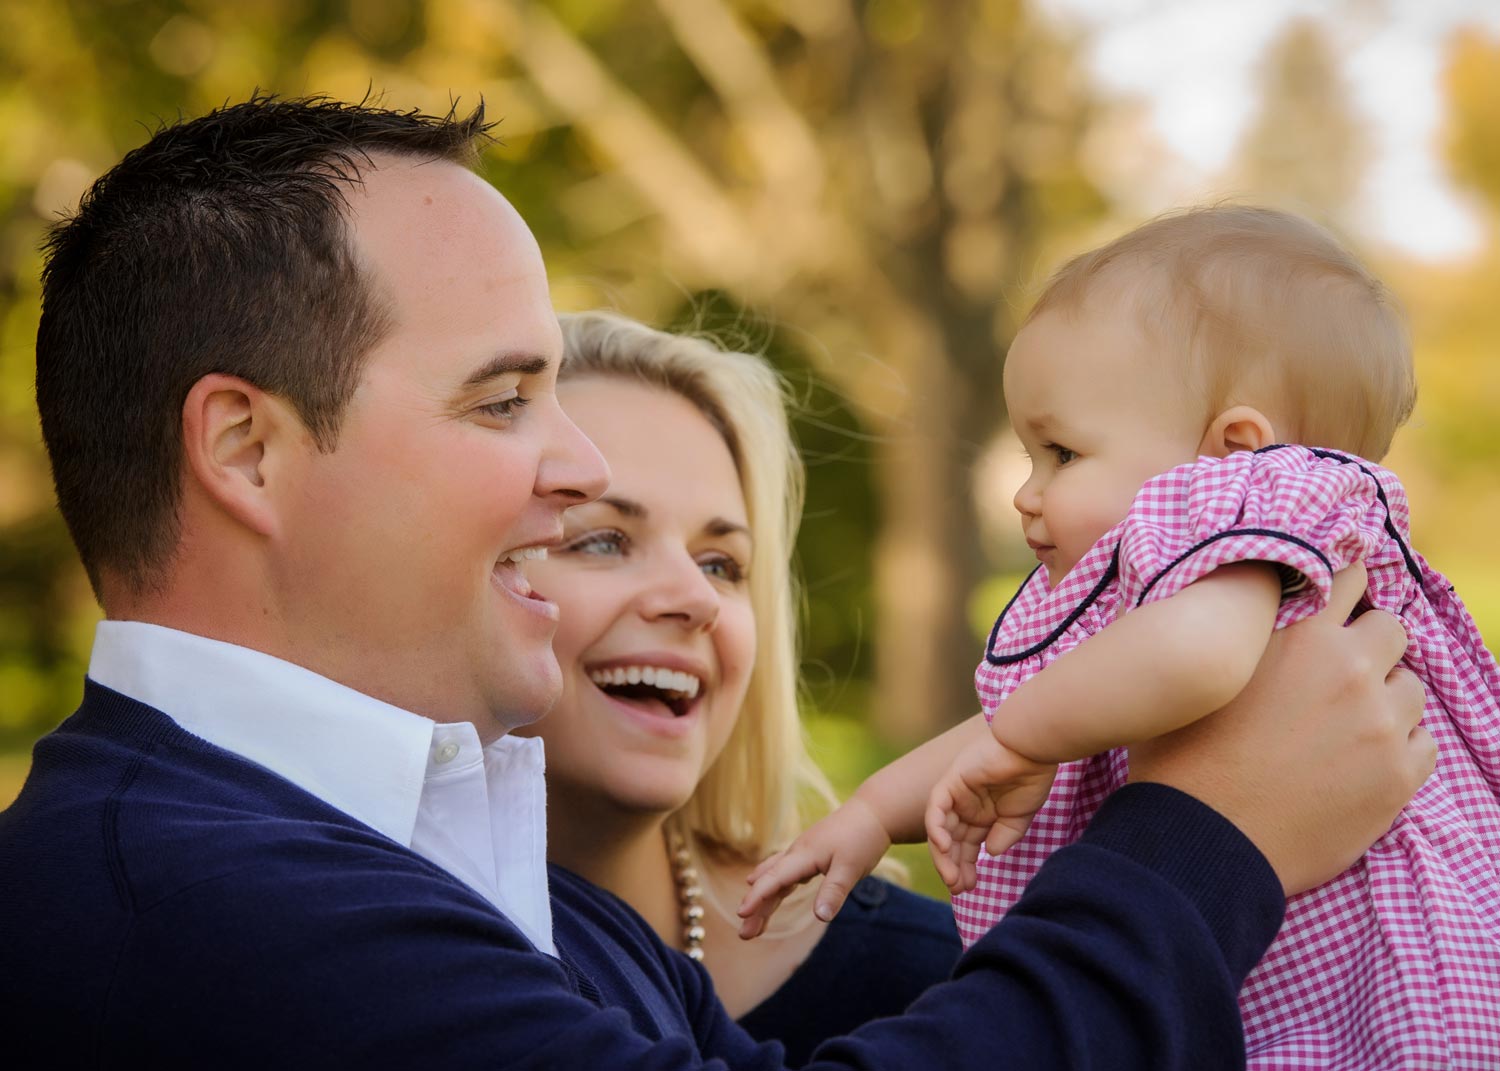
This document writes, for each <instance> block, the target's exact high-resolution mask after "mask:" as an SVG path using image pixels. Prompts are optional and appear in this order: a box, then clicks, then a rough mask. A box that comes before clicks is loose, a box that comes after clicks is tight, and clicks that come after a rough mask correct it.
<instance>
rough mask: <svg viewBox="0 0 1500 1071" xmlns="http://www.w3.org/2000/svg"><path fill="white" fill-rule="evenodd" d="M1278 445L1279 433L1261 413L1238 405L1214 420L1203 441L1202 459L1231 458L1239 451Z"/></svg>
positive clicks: (1200, 444) (1200, 447) (1200, 453)
mask: <svg viewBox="0 0 1500 1071" xmlns="http://www.w3.org/2000/svg"><path fill="white" fill-rule="evenodd" d="M1275 441H1276V429H1274V428H1273V427H1271V422H1270V420H1268V419H1267V418H1266V415H1265V414H1264V413H1262V412H1261V411H1260V410H1259V409H1254V408H1252V407H1250V406H1248V405H1235V406H1231V407H1230V408H1228V409H1226V410H1224V411H1223V412H1222V413H1220V414H1219V415H1218V416H1216V417H1214V419H1213V422H1212V423H1211V424H1209V426H1208V430H1207V431H1206V432H1204V433H1203V441H1202V442H1201V443H1199V444H1198V453H1199V455H1200V456H1207V457H1228V456H1229V455H1230V454H1232V453H1234V452H1235V451H1236V450H1259V449H1261V447H1264V446H1270V445H1271V444H1272V443H1274V442H1275Z"/></svg>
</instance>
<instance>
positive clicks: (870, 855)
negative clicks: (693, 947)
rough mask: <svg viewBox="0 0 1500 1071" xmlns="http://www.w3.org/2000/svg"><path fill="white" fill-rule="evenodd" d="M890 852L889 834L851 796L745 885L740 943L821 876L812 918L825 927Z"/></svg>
mask: <svg viewBox="0 0 1500 1071" xmlns="http://www.w3.org/2000/svg"><path fill="white" fill-rule="evenodd" d="M890 846H891V838H890V834H888V833H887V832H886V830H885V826H884V825H882V824H881V822H880V819H879V817H878V816H877V815H876V813H875V811H874V809H873V808H872V807H870V805H869V804H868V803H866V802H865V801H864V800H863V799H861V798H860V797H859V795H858V793H856V794H855V795H854V796H853V797H851V798H850V800H849V802H847V803H845V804H844V805H843V806H842V807H839V808H838V809H837V810H835V811H834V812H833V813H832V814H830V815H829V816H828V817H827V818H824V819H823V820H822V821H820V822H814V823H813V824H812V825H810V826H808V827H807V829H806V830H804V831H803V833H802V835H801V836H800V837H798V838H797V839H796V840H794V841H792V843H791V844H789V845H788V846H787V847H786V848H785V849H784V850H782V851H779V852H777V853H776V854H775V855H772V856H769V857H768V858H766V859H765V860H763V861H762V862H761V864H760V866H758V867H756V868H755V869H754V870H752V871H751V872H750V876H749V877H748V878H747V879H746V880H747V881H749V883H750V891H749V892H748V893H746V894H745V899H744V900H742V901H741V902H740V907H739V916H740V918H742V919H744V920H745V921H744V922H742V923H741V924H740V937H741V938H743V939H744V940H747V941H748V940H749V939H750V938H752V937H758V936H760V934H761V933H763V932H764V931H765V928H766V922H767V920H769V919H770V917H771V916H772V915H773V914H775V912H776V909H777V908H778V907H780V906H781V901H782V900H784V899H786V896H787V894H788V893H790V892H791V891H792V890H793V889H794V888H796V887H797V886H798V885H801V884H802V883H803V882H804V881H807V880H808V879H809V878H811V877H812V876H813V875H814V874H824V875H826V877H824V879H823V883H822V884H821V885H819V886H818V895H817V900H816V903H815V905H814V907H813V913H814V914H815V915H817V916H818V918H820V919H822V920H823V921H824V922H828V921H830V920H832V918H833V916H835V915H837V914H838V913H839V908H841V907H843V906H844V901H845V900H846V899H847V898H848V896H849V892H850V890H851V889H853V888H854V886H855V885H856V884H858V883H859V881H860V879H862V878H863V877H865V875H867V874H869V873H870V871H872V870H874V869H875V865H876V864H877V863H879V862H880V860H881V857H882V856H884V855H885V853H886V850H887V849H888V848H890Z"/></svg>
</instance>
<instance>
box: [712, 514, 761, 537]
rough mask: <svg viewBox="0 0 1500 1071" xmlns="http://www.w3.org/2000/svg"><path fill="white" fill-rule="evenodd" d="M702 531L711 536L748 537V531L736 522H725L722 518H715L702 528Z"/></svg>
mask: <svg viewBox="0 0 1500 1071" xmlns="http://www.w3.org/2000/svg"><path fill="white" fill-rule="evenodd" d="M703 530H704V531H705V532H707V533H708V534H709V535H711V536H727V535H735V534H739V535H743V536H747V537H748V536H749V535H750V529H749V528H747V527H745V525H743V524H740V523H739V522H737V521H729V520H725V519H724V518H723V517H715V518H714V519H713V520H711V521H709V522H708V523H707V524H705V525H704V526H703Z"/></svg>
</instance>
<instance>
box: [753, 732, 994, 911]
mask: <svg viewBox="0 0 1500 1071" xmlns="http://www.w3.org/2000/svg"><path fill="white" fill-rule="evenodd" d="M986 743H989V744H990V745H991V746H993V737H991V735H990V729H989V726H988V725H987V724H986V723H985V720H984V715H982V714H976V715H974V716H973V717H972V718H969V719H967V720H966V721H963V722H960V723H959V724H958V725H956V726H954V727H953V728H952V729H949V730H948V731H947V732H945V733H943V734H942V735H941V736H937V737H934V738H933V739H931V740H929V741H927V743H925V744H922V745H921V746H920V747H917V748H915V749H913V750H911V751H909V752H907V753H906V754H905V755H903V756H902V757H901V758H899V759H897V760H896V761H895V762H893V763H891V764H890V765H889V766H886V767H884V768H883V769H880V770H877V771H876V772H875V773H873V774H871V775H870V777H869V779H868V780H866V781H865V783H864V784H862V785H860V786H859V788H858V789H856V790H855V792H854V794H853V795H852V796H850V797H849V800H848V802H846V803H845V804H844V805H843V806H841V807H839V808H837V809H835V810H834V811H833V813H832V814H830V815H828V817H826V818H824V819H823V820H822V821H819V822H815V823H814V824H812V825H811V826H809V827H808V828H807V829H806V830H804V831H803V833H802V835H801V836H799V837H798V838H797V839H796V840H794V841H792V843H791V844H789V845H788V846H787V847H786V848H785V849H783V850H782V851H780V852H777V853H776V854H775V855H772V856H770V857H768V858H767V859H765V860H764V861H763V862H762V863H761V864H760V866H758V867H756V868H755V870H753V871H752V872H751V873H750V876H749V879H748V880H749V882H750V886H751V887H750V891H749V892H748V893H746V895H745V899H744V900H743V901H742V902H741V903H740V907H739V914H740V917H741V918H742V919H744V922H743V923H741V925H740V936H741V937H743V938H746V939H748V938H751V937H755V936H758V935H759V934H760V933H761V932H762V931H763V930H764V929H765V925H766V920H768V919H769V918H770V917H771V915H772V914H774V913H775V911H776V909H777V907H779V906H780V905H781V901H782V900H783V899H785V897H786V895H787V894H788V893H789V892H791V890H792V889H794V888H795V887H796V886H798V885H800V884H802V883H803V882H804V881H807V880H808V879H810V878H811V877H812V876H813V875H815V874H819V873H821V874H824V875H825V877H824V879H823V883H822V884H821V885H820V886H819V887H818V894H817V898H816V902H815V905H814V908H813V910H814V913H815V914H816V915H817V916H818V918H820V919H823V920H824V921H825V922H826V921H827V920H829V919H831V918H833V916H834V915H836V914H838V911H839V908H840V907H842V906H843V904H844V900H845V899H846V898H847V897H848V895H849V891H850V890H851V889H853V888H854V886H855V885H856V884H857V883H858V882H859V880H860V879H861V878H863V877H865V876H866V875H867V874H869V873H870V871H872V870H873V869H875V865H876V864H877V863H879V862H880V860H881V858H882V857H883V856H884V855H885V853H886V850H887V849H888V848H889V847H890V846H891V845H892V844H913V843H916V842H918V841H921V840H923V839H925V838H926V836H927V833H926V827H925V823H924V816H925V811H926V808H927V800H928V796H929V794H930V793H931V791H932V786H933V784H935V783H936V782H937V780H938V778H939V777H940V776H941V775H942V774H943V772H944V771H945V770H947V769H948V768H949V767H950V766H951V765H952V764H953V763H954V761H955V760H956V759H957V758H958V756H960V755H961V754H963V753H964V752H966V751H969V750H971V749H973V748H976V747H979V746H981V745H984V744H986Z"/></svg>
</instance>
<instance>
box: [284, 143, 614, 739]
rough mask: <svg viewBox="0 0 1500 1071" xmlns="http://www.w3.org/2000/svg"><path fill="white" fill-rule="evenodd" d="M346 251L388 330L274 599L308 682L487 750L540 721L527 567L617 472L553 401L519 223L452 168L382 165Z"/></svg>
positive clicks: (541, 304) (535, 262)
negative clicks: (457, 731)
mask: <svg viewBox="0 0 1500 1071" xmlns="http://www.w3.org/2000/svg"><path fill="white" fill-rule="evenodd" d="M350 205H351V209H352V212H351V222H350V231H351V241H352V244H353V247H354V249H355V252H356V255H357V256H358V257H359V258H360V261H361V266H362V269H363V270H364V271H365V273H366V276H367V278H368V280H369V282H370V284H371V286H372V288H373V290H374V293H375V295H376V302H377V305H378V306H380V307H382V308H383V309H384V311H385V312H386V313H387V315H388V316H389V317H390V319H391V322H392V327H391V330H390V331H389V332H388V334H387V335H386V337H385V338H384V339H383V340H382V341H381V342H380V343H379V344H378V345H377V346H376V347H375V348H374V349H373V350H372V351H371V352H370V354H369V355H368V357H367V359H366V363H365V367H364V373H363V378H362V380H361V382H360V385H359V388H358V390H357V391H356V393H355V395H354V398H353V400H352V402H351V403H350V405H349V408H348V411H347V413H346V414H345V417H344V421H343V424H342V426H341V428H340V432H339V440H338V446H337V448H336V449H335V450H334V451H333V452H332V453H327V454H323V453H319V452H318V451H317V450H316V449H315V448H314V447H313V445H312V444H311V441H310V440H309V441H308V442H307V443H306V444H304V446H303V447H302V448H301V449H300V450H299V451H295V452H293V454H292V455H291V456H290V458H289V460H288V462H287V463H288V464H289V465H293V466H296V468H297V470H298V471H297V472H295V473H294V474H292V478H290V479H288V480H286V481H285V486H287V487H288V488H289V490H288V491H287V492H285V493H286V495H287V507H286V511H285V512H284V514H283V517H284V522H283V524H282V525H281V527H280V528H279V530H278V531H277V532H276V533H275V537H274V538H275V539H276V540H277V541H278V542H279V544H280V545H279V546H278V547H276V548H275V549H276V551H277V553H275V554H273V555H272V558H271V560H272V562H273V567H272V568H273V571H274V572H275V573H276V575H274V576H272V577H271V578H269V581H270V584H271V586H272V588H273V589H274V590H276V591H277V592H278V593H279V595H280V598H279V599H278V604H279V605H280V607H281V608H282V611H283V613H284V614H285V616H286V618H287V620H286V621H285V622H284V623H283V625H284V629H283V632H284V636H285V642H286V643H287V645H288V647H289V649H290V651H291V652H292V657H293V658H294V659H295V660H296V661H298V662H300V663H301V664H303V665H306V666H308V667H309V668H311V669H313V670H315V671H317V672H319V673H322V674H324V675H326V676H329V677H332V678H333V679H335V680H338V681H340V682H342V683H344V684H347V685H349V686H350V687H353V688H356V689H358V690H359V691H362V692H366V693H368V694H370V695H373V696H375V697H376V698H379V699H383V700H385V701H387V702H390V703H393V704H395V705H397V706H400V707H403V708H405V709H407V710H411V711H413V712H416V713H419V714H423V715H425V716H427V717H430V718H433V719H435V720H438V721H471V722H473V723H474V724H475V725H476V727H477V728H478V729H479V733H480V736H481V737H482V738H483V739H485V740H489V739H493V738H494V737H496V736H499V735H501V734H502V733H503V732H505V731H506V730H508V729H510V728H511V727H513V726H515V725H519V724H523V723H525V722H529V721H532V720H534V719H536V718H538V717H540V716H541V715H543V714H545V713H546V712H547V710H548V708H549V707H551V705H552V703H553V701H554V700H555V699H556V698H557V694H558V690H559V688H560V677H559V671H558V666H557V661H556V659H555V658H554V657H553V654H552V647H551V641H552V634H553V631H554V630H555V628H556V626H557V608H556V606H555V605H553V604H552V603H550V602H548V601H546V600H544V599H540V598H537V597H533V596H532V595H531V594H530V591H529V588H528V587H527V586H526V583H525V581H524V580H523V579H522V577H521V573H520V570H519V569H518V567H517V565H516V564H515V560H516V559H518V558H519V557H520V556H522V555H523V554H524V553H525V551H526V550H527V548H535V547H537V546H538V545H545V544H551V543H554V542H555V541H556V540H558V539H559V537H560V535H561V532H562V513H563V511H564V510H565V509H566V508H567V507H569V506H572V505H576V504H577V503H579V502H583V501H587V500H589V499H592V498H594V497H596V496H597V495H598V494H599V493H600V492H602V491H603V489H604V487H605V485H606V483H607V480H608V473H607V470H606V468H605V466H604V462H603V460H602V459H601V458H600V456H599V454H598V452H597V451H596V450H595V449H594V447H593V445H592V444H591V443H590V442H589V441H588V440H587V439H586V438H584V436H583V434H582V433H581V432H579V430H578V429H577V428H576V427H574V425H573V424H572V423H571V422H570V421H569V420H568V418H567V417H566V416H565V415H564V414H563V412H562V410H561V409H560V408H559V407H558V404H557V396H556V394H555V392H554V386H555V380H556V374H557V362H558V359H559V357H560V355H561V352H562V340H561V336H560V333H559V331H558V326H557V319H556V317H555V316H554V314H553V311H552V305H551V301H550V298H549V295H548V291H547V279H546V274H545V270H544V268H543V266H542V260H541V255H540V253H539V251H538V249H537V245H536V242H535V240H534V239H533V237H532V235H531V232H530V231H529V230H527V228H526V225H525V223H524V222H523V221H522V220H521V218H520V216H519V215H517V213H516V212H515V210H514V209H513V208H512V207H511V206H510V205H509V204H508V203H507V202H506V201H505V200H504V199H503V198H502V197H501V196H500V195H499V194H498V193H496V192H495V191H494V190H493V189H492V188H491V187H490V186H489V185H487V184H486V183H485V182H484V181H483V180H482V179H480V178H479V177H477V176H476V175H473V174H471V173H470V172H468V171H466V170H464V169H463V168H461V167H458V166H457V165H454V164H450V163H446V162H434V161H421V162H418V161H411V160H406V159H400V158H390V157H384V158H378V159H377V160H376V167H374V168H373V169H369V170H367V171H366V174H365V177H364V182H363V184H362V185H361V186H358V187H355V188H354V189H353V190H352V191H351V193H350Z"/></svg>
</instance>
